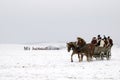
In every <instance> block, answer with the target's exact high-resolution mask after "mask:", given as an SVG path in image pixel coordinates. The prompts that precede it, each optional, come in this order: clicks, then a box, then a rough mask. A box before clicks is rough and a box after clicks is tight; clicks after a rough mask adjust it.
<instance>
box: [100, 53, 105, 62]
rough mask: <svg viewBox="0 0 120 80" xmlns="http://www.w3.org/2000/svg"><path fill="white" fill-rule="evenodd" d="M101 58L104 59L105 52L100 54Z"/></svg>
mask: <svg viewBox="0 0 120 80" xmlns="http://www.w3.org/2000/svg"><path fill="white" fill-rule="evenodd" d="M100 58H101V60H103V59H104V53H103V52H101V53H100Z"/></svg>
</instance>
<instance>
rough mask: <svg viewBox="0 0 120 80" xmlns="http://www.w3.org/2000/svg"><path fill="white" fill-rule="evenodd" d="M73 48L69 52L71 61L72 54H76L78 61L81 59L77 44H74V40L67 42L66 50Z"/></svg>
mask: <svg viewBox="0 0 120 80" xmlns="http://www.w3.org/2000/svg"><path fill="white" fill-rule="evenodd" d="M71 49H72V50H73V52H72V54H71V62H73V58H72V57H73V55H74V54H78V58H79V62H80V61H81V60H80V51H78V48H77V45H76V42H69V43H67V50H68V52H70V50H71Z"/></svg>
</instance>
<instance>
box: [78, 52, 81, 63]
mask: <svg viewBox="0 0 120 80" xmlns="http://www.w3.org/2000/svg"><path fill="white" fill-rule="evenodd" d="M78 59H79V62H80V61H81V60H80V53H78Z"/></svg>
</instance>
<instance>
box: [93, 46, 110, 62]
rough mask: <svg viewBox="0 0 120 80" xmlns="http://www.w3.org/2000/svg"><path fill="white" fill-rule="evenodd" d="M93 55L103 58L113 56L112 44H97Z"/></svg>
mask: <svg viewBox="0 0 120 80" xmlns="http://www.w3.org/2000/svg"><path fill="white" fill-rule="evenodd" d="M93 57H95V58H96V59H102V60H103V59H104V58H105V57H106V59H107V60H109V59H110V58H111V46H109V47H99V46H96V47H95V50H94V54H93Z"/></svg>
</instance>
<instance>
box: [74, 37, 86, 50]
mask: <svg viewBox="0 0 120 80" xmlns="http://www.w3.org/2000/svg"><path fill="white" fill-rule="evenodd" d="M76 44H77V47H78V48H79V49H80V48H81V47H83V46H84V45H85V44H86V42H85V40H84V39H82V38H80V37H77V42H76Z"/></svg>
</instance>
